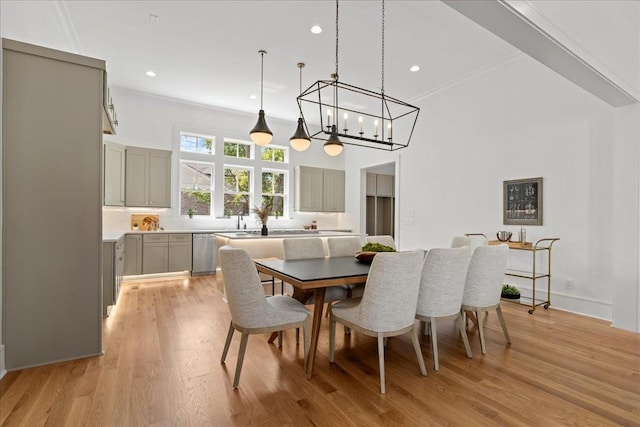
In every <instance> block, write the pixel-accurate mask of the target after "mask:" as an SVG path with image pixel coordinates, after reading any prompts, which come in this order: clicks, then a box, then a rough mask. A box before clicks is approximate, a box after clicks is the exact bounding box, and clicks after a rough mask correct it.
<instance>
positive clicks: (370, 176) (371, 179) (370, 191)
mask: <svg viewBox="0 0 640 427" xmlns="http://www.w3.org/2000/svg"><path fill="white" fill-rule="evenodd" d="M375 195H376V174H375V173H367V196H375Z"/></svg>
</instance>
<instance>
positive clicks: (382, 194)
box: [363, 161, 396, 237]
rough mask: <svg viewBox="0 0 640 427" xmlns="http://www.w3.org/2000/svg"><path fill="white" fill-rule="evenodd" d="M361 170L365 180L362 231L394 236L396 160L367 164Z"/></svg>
mask: <svg viewBox="0 0 640 427" xmlns="http://www.w3.org/2000/svg"><path fill="white" fill-rule="evenodd" d="M363 171H364V172H365V173H364V176H365V180H366V193H365V206H364V208H365V209H364V216H365V217H364V224H365V227H364V231H365V233H367V234H368V235H369V236H376V235H389V236H393V237H395V234H396V230H395V216H396V195H395V178H396V162H395V161H394V162H389V163H383V164H379V165H373V166H369V167H367V168H364V169H363Z"/></svg>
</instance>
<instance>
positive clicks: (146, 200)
mask: <svg viewBox="0 0 640 427" xmlns="http://www.w3.org/2000/svg"><path fill="white" fill-rule="evenodd" d="M125 158H126V166H125V205H126V206H143V207H155V208H168V207H171V151H166V150H155V149H150V148H140V147H126V156H125Z"/></svg>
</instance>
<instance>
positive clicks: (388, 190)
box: [376, 174, 393, 197]
mask: <svg viewBox="0 0 640 427" xmlns="http://www.w3.org/2000/svg"><path fill="white" fill-rule="evenodd" d="M376 196H378V197H393V176H392V175H380V174H377V175H376Z"/></svg>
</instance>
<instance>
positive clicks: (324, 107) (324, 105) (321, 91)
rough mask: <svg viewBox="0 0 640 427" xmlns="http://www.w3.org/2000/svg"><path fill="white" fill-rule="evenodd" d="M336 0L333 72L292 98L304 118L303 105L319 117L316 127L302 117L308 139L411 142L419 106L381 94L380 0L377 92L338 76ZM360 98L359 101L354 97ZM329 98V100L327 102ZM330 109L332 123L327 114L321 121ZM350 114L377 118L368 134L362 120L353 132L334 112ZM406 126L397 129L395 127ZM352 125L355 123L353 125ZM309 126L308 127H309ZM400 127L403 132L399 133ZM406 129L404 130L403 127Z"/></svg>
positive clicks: (393, 146) (384, 145)
mask: <svg viewBox="0 0 640 427" xmlns="http://www.w3.org/2000/svg"><path fill="white" fill-rule="evenodd" d="M338 8H339V6H338V0H336V64H335V66H336V71H335V73H334V74H332V76H331V77H332V80H318V81H316V82H315V83H313V84H312V85H311V86H309V87H308V88H307V89H306V90H305V91H304V92H302V93H300V95H299V96H298V97H297V98H296V100H297V102H298V108H299V109H300V115H301V117H302V118H304V107H305V106H307V107H309V108H311V109H315V108H317V111H318V114H319V117H320V120H319V122H320V127H319V128H317V125H316V126H315V127H313V126H310V125H309V121H308V120H306V119H305V120H304V125H305V128H306V130H307V134H308V135H309V136H310V138H311V139H315V140H320V141H327V140H329V139H330V138H331V137H332V136H333V137H334V139H335V137H336V136H337V137H339V138H340V142H342V143H343V144H349V145H356V146H362V147H368V148H375V149H380V150H387V151H394V150H398V149H401V148H406V147H408V146H409V143H410V142H411V137H412V136H413V131H414V129H415V126H416V123H417V121H418V115H419V113H420V108H419V107H416V106H415V105H411V104H409V103H407V102H404V101H401V100H399V99H397V98H393V97H390V96H388V95H386V94H385V93H384V24H385V10H384V0H382V73H381V74H382V86H381V91H380V92H374V91H371V90H367V89H364V88H361V87H359V86H355V85H351V84H348V83H344V82H341V81H340V80H339V76H338V40H339V38H338V34H339V33H338V19H339V13H338ZM340 98H343V99H344V98H348V99H349V103H348V104H343V105H342V106H341V105H340V102H339V100H340ZM359 99H361V100H362V102H358V101H357V100H359ZM329 100H330V101H329ZM357 105H378V107H376V109H377V108H379V110H377V111H373V108H372V110H370V111H364V110H361V109H360V110H359V109H357V107H355V106H357ZM328 110H331V111H332V112H333V123H330V122H329V120H330V117H327V120H326V121H325V119H324V115H323V112H324V111H328ZM338 111H340V112H343V113H354V114H356V115H357V116H359V118H360V117H368V118H370V119H373V120H377V121H378V122H377V125H376V126H375V129H374V132H372V133H371V134H369V133H366V132H364V128H363V126H362V122H361V121H359V123H358V126H357V131H354V129H349V126H348V125H347V120H346V119H345V120H344V122H343V126H342V127H341V126H338V123H339V118H338V114H337V112H338ZM352 123H353V120H352ZM400 125H402V126H406V127H405V128H400V127H399V126H400ZM354 127H355V126H354ZM310 128H311V129H310ZM400 129H404V132H399V131H400ZM407 129H408V130H407ZM398 133H402V134H403V136H402V138H398V137H396V138H394V136H393V134H396V135H398Z"/></svg>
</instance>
